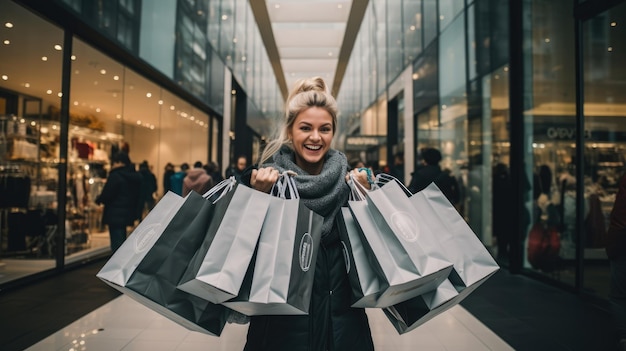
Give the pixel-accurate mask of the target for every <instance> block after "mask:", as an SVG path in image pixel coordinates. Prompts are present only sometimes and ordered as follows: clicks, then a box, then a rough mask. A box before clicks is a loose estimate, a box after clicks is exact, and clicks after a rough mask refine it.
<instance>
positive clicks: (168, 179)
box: [163, 162, 176, 195]
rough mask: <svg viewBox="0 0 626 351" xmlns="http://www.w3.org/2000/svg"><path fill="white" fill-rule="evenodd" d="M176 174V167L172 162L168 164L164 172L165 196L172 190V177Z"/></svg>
mask: <svg viewBox="0 0 626 351" xmlns="http://www.w3.org/2000/svg"><path fill="white" fill-rule="evenodd" d="M174 173H176V171H175V170H174V165H173V164H172V163H171V162H168V163H167V164H166V165H165V170H164V171H163V195H165V193H167V192H168V191H170V190H172V176H173V175H174Z"/></svg>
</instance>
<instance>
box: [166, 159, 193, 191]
mask: <svg viewBox="0 0 626 351" xmlns="http://www.w3.org/2000/svg"><path fill="white" fill-rule="evenodd" d="M188 170H189V164H188V163H187V162H184V163H183V164H182V165H180V170H179V171H178V172H176V173H174V174H172V176H171V177H170V188H171V189H170V190H172V191H173V192H174V193H176V194H178V195H181V196H182V195H183V180H184V179H185V176H187V171H188Z"/></svg>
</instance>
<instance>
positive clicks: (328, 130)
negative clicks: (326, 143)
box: [320, 127, 332, 133]
mask: <svg viewBox="0 0 626 351" xmlns="http://www.w3.org/2000/svg"><path fill="white" fill-rule="evenodd" d="M331 130H332V129H330V128H327V127H324V128H320V132H322V133H329V132H330V131H331Z"/></svg>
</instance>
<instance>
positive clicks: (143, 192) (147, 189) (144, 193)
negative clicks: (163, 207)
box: [137, 160, 157, 220]
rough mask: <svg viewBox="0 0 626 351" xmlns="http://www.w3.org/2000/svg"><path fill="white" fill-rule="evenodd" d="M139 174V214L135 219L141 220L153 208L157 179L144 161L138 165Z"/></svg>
mask: <svg viewBox="0 0 626 351" xmlns="http://www.w3.org/2000/svg"><path fill="white" fill-rule="evenodd" d="M139 174H141V176H142V178H143V179H142V181H141V188H140V191H139V206H138V207H139V211H138V212H139V213H138V215H137V218H138V219H139V220H142V219H143V217H144V215H145V214H146V213H148V212H150V211H151V210H152V209H153V208H154V204H155V193H156V191H157V179H156V176H155V175H154V173H152V170H150V165H149V164H148V161H146V160H144V161H143V162H141V163H140V164H139Z"/></svg>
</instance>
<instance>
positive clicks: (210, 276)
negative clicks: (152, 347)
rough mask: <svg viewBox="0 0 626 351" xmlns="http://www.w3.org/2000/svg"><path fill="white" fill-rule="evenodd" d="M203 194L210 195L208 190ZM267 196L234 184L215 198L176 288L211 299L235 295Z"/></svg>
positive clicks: (268, 197) (250, 257)
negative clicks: (209, 219) (209, 217)
mask: <svg viewBox="0 0 626 351" xmlns="http://www.w3.org/2000/svg"><path fill="white" fill-rule="evenodd" d="M232 181H234V178H233V179H232ZM205 196H208V197H211V195H209V194H208V193H207V194H205ZM270 199H271V196H270V195H269V194H266V193H263V192H260V191H258V190H255V189H252V188H250V187H247V186H245V185H241V184H235V186H234V188H233V190H230V191H228V193H227V194H226V195H224V196H223V197H221V198H220V199H219V200H217V201H216V202H215V210H214V215H213V220H212V222H211V224H210V226H209V228H208V231H207V235H206V236H205V238H204V241H203V242H202V245H201V246H200V248H199V249H198V251H196V253H195V255H194V256H193V258H192V259H191V261H190V262H189V265H188V266H187V269H186V271H185V273H184V274H183V277H182V279H181V280H180V282H179V285H178V288H179V289H180V290H183V291H186V292H188V293H190V294H193V295H195V296H198V297H200V298H202V299H205V300H207V301H210V302H213V303H221V302H224V301H226V300H229V299H231V298H233V297H235V296H237V294H238V293H239V289H240V288H241V284H242V282H243V279H244V276H245V274H246V270H247V268H248V266H249V265H250V261H251V259H252V255H253V254H254V251H255V248H256V245H257V241H258V239H259V235H260V233H261V227H262V226H263V222H264V220H265V215H266V213H267V210H268V207H269V205H270Z"/></svg>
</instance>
